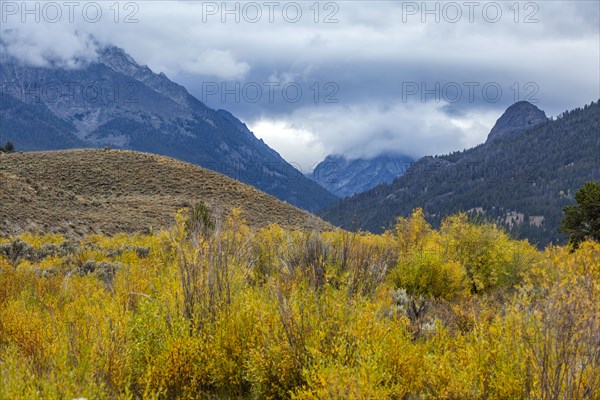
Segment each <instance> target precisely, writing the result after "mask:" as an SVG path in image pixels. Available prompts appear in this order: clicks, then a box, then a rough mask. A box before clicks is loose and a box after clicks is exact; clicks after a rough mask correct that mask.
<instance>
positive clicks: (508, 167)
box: [320, 102, 600, 246]
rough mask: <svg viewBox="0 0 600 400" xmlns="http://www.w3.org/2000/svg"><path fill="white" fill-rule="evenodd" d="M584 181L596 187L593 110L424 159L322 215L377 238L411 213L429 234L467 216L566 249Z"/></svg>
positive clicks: (598, 131) (597, 108)
mask: <svg viewBox="0 0 600 400" xmlns="http://www.w3.org/2000/svg"><path fill="white" fill-rule="evenodd" d="M586 181H600V105H599V104H598V102H592V103H591V104H590V105H586V106H585V107H583V108H577V109H574V110H571V111H565V112H564V113H563V114H562V115H561V116H559V118H557V119H556V120H548V121H546V122H541V123H539V124H538V125H536V126H534V127H531V128H525V129H522V130H519V131H516V132H511V133H510V134H506V135H503V136H498V137H496V138H495V139H494V140H489V141H488V142H487V143H486V144H482V145H480V146H477V147H475V148H472V149H469V150H466V151H462V152H455V153H452V154H448V155H444V156H438V157H425V158H422V159H421V160H419V161H418V162H417V163H415V165H413V166H412V167H411V169H409V170H408V171H407V173H406V174H405V175H404V176H402V177H400V178H398V179H396V180H395V181H394V182H393V183H392V184H389V185H380V186H377V187H376V188H374V189H372V190H370V191H368V192H365V193H361V194H358V195H356V196H353V197H350V198H348V199H345V200H341V201H339V202H337V203H335V204H334V205H333V206H331V207H328V208H327V209H325V210H323V211H322V212H321V213H320V215H322V217H323V218H325V219H327V220H329V221H330V222H332V223H333V224H335V225H339V226H342V227H344V228H348V229H366V230H370V231H373V232H381V231H383V230H384V229H385V228H387V227H390V226H392V225H393V223H394V221H395V218H396V216H406V215H409V214H410V213H411V212H412V210H413V209H415V208H417V207H422V208H423V210H424V211H425V213H426V215H427V220H428V221H430V222H431V223H433V225H434V226H439V224H440V222H441V221H442V219H443V218H444V217H445V216H446V215H449V214H452V213H456V212H458V211H468V212H469V213H471V214H472V215H473V216H477V217H478V218H483V219H486V220H491V221H494V222H496V223H498V224H499V225H501V226H503V227H505V228H506V229H507V230H509V231H510V232H511V233H512V234H513V235H514V236H515V237H518V238H528V239H529V240H530V241H531V242H533V243H536V244H538V245H540V246H544V245H546V244H548V243H551V242H552V243H564V241H565V237H564V236H563V235H561V234H560V233H559V232H558V227H559V225H560V221H561V219H562V216H563V212H562V208H563V207H564V206H565V205H569V204H573V203H574V200H573V196H574V195H575V192H576V191H577V189H578V188H579V187H580V186H581V185H582V184H583V183H584V182H586Z"/></svg>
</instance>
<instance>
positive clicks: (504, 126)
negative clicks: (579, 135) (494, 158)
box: [486, 101, 548, 142]
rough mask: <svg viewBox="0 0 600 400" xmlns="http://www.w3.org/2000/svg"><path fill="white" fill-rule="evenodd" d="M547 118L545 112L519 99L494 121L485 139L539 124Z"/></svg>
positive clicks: (488, 140)
mask: <svg viewBox="0 0 600 400" xmlns="http://www.w3.org/2000/svg"><path fill="white" fill-rule="evenodd" d="M547 120H548V118H547V117H546V113H545V112H543V111H542V110H540V109H539V108H537V107H536V106H534V105H533V104H531V103H529V102H528V101H519V102H517V103H515V104H513V105H512V106H510V107H508V108H507V109H506V111H505V112H504V114H502V116H501V117H500V118H499V119H498V121H496V124H495V125H494V127H493V128H492V130H491V131H490V134H489V135H488V138H487V141H486V142H490V141H492V140H494V139H496V138H498V137H501V136H504V135H507V134H510V133H513V132H518V131H520V130H522V129H525V128H530V127H533V126H535V125H539V124H541V123H544V122H546V121H547Z"/></svg>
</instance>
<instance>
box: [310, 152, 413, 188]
mask: <svg viewBox="0 0 600 400" xmlns="http://www.w3.org/2000/svg"><path fill="white" fill-rule="evenodd" d="M413 163H414V160H413V159H412V158H411V157H408V156H401V155H380V156H378V157H374V158H370V159H366V158H358V159H348V158H346V157H344V156H340V155H329V156H327V157H326V158H325V159H324V160H323V161H321V162H320V163H319V164H318V165H317V166H316V167H315V169H314V170H313V172H312V173H310V174H308V175H307V176H308V177H309V178H311V179H312V180H314V181H315V182H317V183H318V184H320V185H321V186H323V187H324V188H326V189H327V190H329V191H330V192H331V193H333V194H335V195H336V196H338V197H342V198H343V197H347V196H351V195H353V194H356V193H361V192H365V191H367V190H369V189H372V188H374V187H375V186H377V185H379V184H382V183H391V182H392V181H393V180H394V179H395V178H398V177H399V176H401V175H403V174H404V173H405V172H406V171H407V170H408V168H409V167H410V166H411V165H412V164H413Z"/></svg>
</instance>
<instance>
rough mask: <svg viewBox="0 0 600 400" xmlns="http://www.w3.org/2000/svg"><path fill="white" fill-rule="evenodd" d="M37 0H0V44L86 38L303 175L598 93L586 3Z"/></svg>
mask: <svg viewBox="0 0 600 400" xmlns="http://www.w3.org/2000/svg"><path fill="white" fill-rule="evenodd" d="M47 3H48V2H39V3H36V2H29V3H27V5H26V8H27V10H28V11H27V10H25V9H24V7H23V3H22V2H21V1H18V2H13V1H4V0H2V1H0V10H1V12H2V16H1V19H2V20H1V22H0V23H1V26H2V30H3V32H2V39H3V40H4V42H6V43H8V50H9V51H10V52H11V53H12V54H15V55H17V56H19V57H20V58H22V59H24V60H27V61H29V62H32V63H35V64H38V65H39V64H43V63H44V62H45V60H46V59H48V58H52V59H54V60H56V59H60V60H62V61H63V63H64V65H65V66H69V65H72V64H73V59H76V58H79V59H81V58H89V57H93V54H94V49H93V48H90V46H89V39H88V35H90V34H92V35H94V37H95V38H96V39H97V40H99V41H100V42H102V43H111V44H115V45H117V46H119V47H122V48H124V49H125V50H126V51H127V52H128V53H129V54H131V55H132V56H133V57H134V58H135V59H136V61H137V62H138V63H140V64H147V65H148V66H149V67H150V68H151V69H152V70H154V71H155V72H164V73H165V74H167V76H168V77H169V78H171V79H172V80H174V81H176V82H178V83H180V84H182V85H184V86H186V87H187V88H188V90H189V91H190V92H191V93H192V94H193V95H195V96H196V97H198V98H199V99H200V100H202V101H203V102H205V103H206V104H207V105H209V106H210V107H213V108H224V109H227V110H229V111H231V112H232V113H233V114H234V115H236V116H238V117H239V118H240V119H241V120H243V121H244V122H246V123H247V124H248V126H249V127H250V128H251V129H252V130H253V131H254V133H255V134H256V136H258V137H260V138H263V139H264V140H265V142H266V143H267V144H269V145H270V146H271V147H273V148H274V149H276V150H277V151H279V152H280V153H281V154H282V156H283V157H284V158H286V159H287V160H288V161H290V162H294V163H296V164H297V165H299V166H300V167H301V168H302V170H303V172H307V171H308V170H309V169H310V167H311V166H312V165H314V164H315V163H316V162H318V161H320V160H322V159H323V158H324V157H325V156H326V155H327V154H330V153H336V154H344V155H346V156H348V157H371V156H375V155H378V154H381V153H384V152H387V153H398V154H406V155H410V156H412V157H415V158H417V157H420V156H423V155H428V154H442V153H447V152H450V151H454V150H462V149H464V148H468V147H472V146H474V145H477V144H479V143H482V142H483V141H485V138H486V136H487V134H488V133H489V130H490V128H491V127H492V125H493V124H494V122H495V120H496V119H497V118H498V117H499V116H500V115H501V114H502V112H503V111H504V109H506V107H508V106H509V105H510V104H512V103H513V102H515V101H517V100H529V101H531V102H533V103H535V104H536V105H537V106H538V107H540V108H541V109H543V110H544V111H546V114H547V115H548V116H556V115H557V114H559V113H560V112H562V111H564V110H566V109H571V108H574V107H579V106H583V105H584V104H586V103H590V102H591V101H596V100H598V98H600V32H599V29H600V28H599V26H600V21H599V14H600V2H598V1H597V0H593V1H565V2H562V1H535V2H526V1H522V2H514V1H497V2H477V1H472V2H466V1H464V2H463V1H458V2H426V3H423V2H421V1H419V2H404V1H335V2H326V1H324V2H318V3H317V2H314V1H298V2H287V1H264V2H263V1H257V2H228V3H223V2H221V1H218V2H194V1H185V2H184V1H168V2H162V1H135V2H113V1H109V2H96V3H94V2H83V1H82V2H72V3H66V2H63V1H57V2H55V3H52V5H47ZM100 7H101V14H100V13H99V12H98V9H99V8H100ZM36 14H37V15H36ZM36 18H39V22H36Z"/></svg>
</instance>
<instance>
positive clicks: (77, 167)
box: [0, 149, 331, 237]
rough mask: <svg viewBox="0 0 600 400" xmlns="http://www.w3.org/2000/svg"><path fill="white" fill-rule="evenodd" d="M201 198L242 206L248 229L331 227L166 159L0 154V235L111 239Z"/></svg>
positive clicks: (96, 153)
mask: <svg viewBox="0 0 600 400" xmlns="http://www.w3.org/2000/svg"><path fill="white" fill-rule="evenodd" d="M198 201H203V202H204V203H205V204H207V205H208V206H209V207H210V208H212V209H214V210H217V211H219V212H221V213H227V212H229V211H230V210H231V209H232V208H234V207H239V208H241V209H242V211H243V214H242V216H243V217H244V218H245V219H246V220H247V222H248V224H249V226H251V227H255V228H259V227H263V226H266V225H268V224H272V223H276V224H279V225H281V226H283V227H288V228H290V229H318V230H322V229H330V228H331V225H329V224H327V223H325V222H324V221H322V220H320V219H318V218H317V217H315V216H313V215H312V214H309V213H308V212H306V211H303V210H300V209H298V208H296V207H293V206H291V205H289V204H286V203H284V202H282V201H280V200H278V199H277V198H275V197H273V196H270V195H267V194H265V193H263V192H261V191H259V190H257V189H255V188H253V187H251V186H249V185H246V184H243V183H241V182H239V181H236V180H234V179H231V178H228V177H226V176H224V175H221V174H219V173H216V172H213V171H210V170H207V169H204V168H201V167H199V166H196V165H193V164H189V163H185V162H182V161H178V160H175V159H172V158H168V157H163V156H158V155H154V154H148V153H139V152H133V151H124V150H98V149H86V150H64V151H45V152H25V153H11V154H3V153H0V215H2V218H1V219H0V236H5V237H6V236H8V235H14V234H18V233H21V232H24V231H40V232H59V233H63V234H66V235H84V234H87V233H104V234H115V233H118V232H128V233H133V232H145V231H147V230H148V229H149V228H151V227H152V228H154V229H158V228H162V227H169V226H170V225H171V224H173V222H174V215H175V212H176V211H177V210H178V209H180V208H183V207H187V206H190V205H193V204H195V203H196V202H198Z"/></svg>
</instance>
